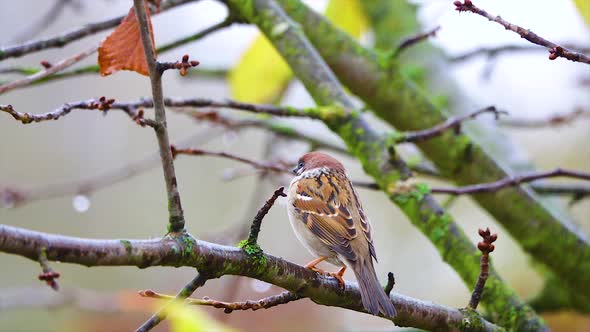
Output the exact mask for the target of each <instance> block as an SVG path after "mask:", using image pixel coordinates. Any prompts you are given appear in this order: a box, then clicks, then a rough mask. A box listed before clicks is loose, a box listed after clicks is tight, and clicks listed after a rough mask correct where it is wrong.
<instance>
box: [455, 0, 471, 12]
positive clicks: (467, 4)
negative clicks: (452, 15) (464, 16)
mask: <svg viewBox="0 0 590 332" xmlns="http://www.w3.org/2000/svg"><path fill="white" fill-rule="evenodd" d="M453 4H454V5H455V10H456V11H458V12H467V11H470V10H471V9H472V8H473V2H471V0H465V1H463V2H461V1H455V2H453Z"/></svg>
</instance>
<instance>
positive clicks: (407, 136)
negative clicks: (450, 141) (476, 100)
mask: <svg viewBox="0 0 590 332" xmlns="http://www.w3.org/2000/svg"><path fill="white" fill-rule="evenodd" d="M484 113H493V114H494V117H495V118H496V120H498V119H499V118H500V115H502V114H508V112H504V111H499V110H497V109H496V107H495V106H488V107H486V108H484V109H481V110H478V111H475V112H472V113H469V114H466V115H462V116H457V117H452V118H449V119H447V120H446V121H445V122H443V123H441V124H439V125H436V126H434V127H431V128H428V129H424V130H419V131H415V132H407V133H402V136H401V137H399V138H396V142H397V143H406V142H411V143H417V142H422V141H425V140H428V139H431V138H433V137H437V136H440V135H441V134H442V133H443V132H445V131H447V130H449V129H453V130H454V131H455V133H459V132H460V131H461V124H462V123H463V122H465V121H467V120H472V119H475V118H476V117H478V116H479V115H481V114H484Z"/></svg>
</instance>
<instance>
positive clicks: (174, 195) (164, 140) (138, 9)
mask: <svg viewBox="0 0 590 332" xmlns="http://www.w3.org/2000/svg"><path fill="white" fill-rule="evenodd" d="M133 4H134V7H135V14H136V16H137V21H138V23H139V31H140V34H141V40H142V43H143V50H144V53H145V58H146V61H147V65H148V69H149V73H150V83H151V87H152V97H153V101H154V112H155V118H156V122H157V124H158V125H157V126H156V127H155V128H154V129H155V132H156V137H157V139H158V147H159V149H160V158H161V159H162V169H163V171H164V180H165V182H166V192H167V196H168V213H169V221H168V231H169V232H173V233H176V232H181V231H183V230H184V212H183V211H182V204H181V202H180V194H179V192H178V181H177V180H176V172H175V170H174V158H173V157H172V151H170V139H169V138H168V129H167V124H166V110H165V109H164V95H163V91H162V70H161V69H160V68H159V66H158V63H157V62H156V54H155V52H154V45H153V44H152V38H151V34H150V28H149V23H148V16H147V12H146V9H145V2H144V0H134V1H133Z"/></svg>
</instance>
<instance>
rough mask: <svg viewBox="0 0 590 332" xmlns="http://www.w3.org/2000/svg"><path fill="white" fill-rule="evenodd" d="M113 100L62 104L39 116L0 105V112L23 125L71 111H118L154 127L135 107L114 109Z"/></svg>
mask: <svg viewBox="0 0 590 332" xmlns="http://www.w3.org/2000/svg"><path fill="white" fill-rule="evenodd" d="M114 105H115V100H114V99H112V98H110V99H107V98H106V97H104V96H102V97H100V98H97V99H89V100H83V101H77V102H73V103H66V104H63V105H62V106H61V107H59V108H57V109H55V110H53V111H51V112H47V113H41V114H32V113H28V112H24V113H23V112H18V111H16V110H15V109H14V107H12V105H0V111H2V112H6V113H8V114H10V115H12V117H13V118H14V119H15V120H17V121H20V122H21V123H23V124H29V123H35V122H42V121H49V120H57V119H59V118H60V117H62V116H65V115H67V114H69V113H70V112H71V111H73V110H76V109H78V110H97V111H100V112H103V113H105V114H106V113H107V112H108V111H109V110H112V109H118V110H121V111H123V112H125V113H126V114H127V115H128V116H129V117H130V118H131V120H133V121H135V122H136V123H137V124H138V125H140V126H142V127H143V126H146V125H147V126H150V127H155V126H156V122H155V121H154V120H151V119H146V118H144V117H143V111H142V110H141V109H139V110H138V107H136V106H135V105H132V104H131V105H125V104H124V105H121V104H116V106H115V107H113V106H114Z"/></svg>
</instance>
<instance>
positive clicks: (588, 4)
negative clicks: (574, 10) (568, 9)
mask: <svg viewBox="0 0 590 332" xmlns="http://www.w3.org/2000/svg"><path fill="white" fill-rule="evenodd" d="M574 3H575V4H576V6H577V7H578V11H579V12H580V15H582V18H583V19H584V21H585V22H586V25H587V26H588V27H590V0H574Z"/></svg>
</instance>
